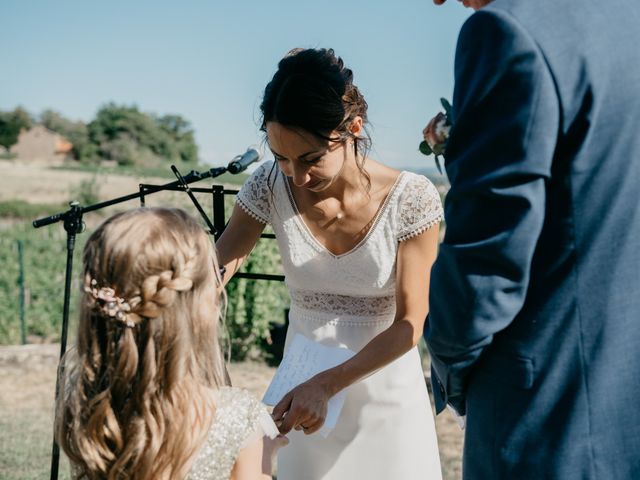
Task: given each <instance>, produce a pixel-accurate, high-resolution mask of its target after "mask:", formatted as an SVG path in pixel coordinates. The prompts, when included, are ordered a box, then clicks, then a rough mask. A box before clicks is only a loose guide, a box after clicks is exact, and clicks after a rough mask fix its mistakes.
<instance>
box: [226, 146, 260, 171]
mask: <svg viewBox="0 0 640 480" xmlns="http://www.w3.org/2000/svg"><path fill="white" fill-rule="evenodd" d="M260 157H261V155H260V152H258V151H257V150H256V149H255V148H249V149H248V150H247V151H246V152H244V153H243V154H242V155H238V156H237V157H235V158H234V159H233V160H231V161H230V162H229V165H227V171H228V172H229V173H233V174H236V173H240V172H244V171H245V170H246V169H247V167H248V166H249V165H251V164H252V163H254V162H257V161H258V160H260Z"/></svg>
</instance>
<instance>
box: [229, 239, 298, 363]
mask: <svg viewBox="0 0 640 480" xmlns="http://www.w3.org/2000/svg"><path fill="white" fill-rule="evenodd" d="M241 271H243V272H249V273H272V274H279V273H282V267H281V265H280V254H279V253H278V247H277V245H276V243H275V241H274V240H270V239H263V240H260V241H259V242H258V245H256V248H255V249H254V250H253V252H252V253H251V255H249V257H248V258H247V259H246V260H245V264H244V266H243V268H242V270H241ZM227 295H228V298H229V305H228V308H227V316H226V327H227V328H226V330H227V334H228V341H229V343H230V347H231V358H232V359H233V360H235V361H241V360H245V359H247V358H251V357H253V358H255V357H259V358H262V359H265V358H266V357H267V356H268V354H267V353H266V351H265V350H264V349H261V347H263V346H264V344H265V343H266V344H268V343H269V342H270V340H271V338H270V334H269V329H270V327H271V326H272V325H273V324H282V323H283V322H284V310H285V308H287V307H288V306H289V295H288V292H287V289H286V287H285V285H284V283H281V282H276V281H267V280H248V279H238V278H234V279H232V280H231V281H230V282H229V283H228V284H227ZM267 359H268V358H267Z"/></svg>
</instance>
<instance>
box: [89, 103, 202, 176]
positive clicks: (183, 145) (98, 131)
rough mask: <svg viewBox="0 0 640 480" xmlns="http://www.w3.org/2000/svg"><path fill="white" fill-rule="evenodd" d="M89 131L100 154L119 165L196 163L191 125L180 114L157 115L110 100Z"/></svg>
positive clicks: (195, 149) (196, 151) (196, 156)
mask: <svg viewBox="0 0 640 480" xmlns="http://www.w3.org/2000/svg"><path fill="white" fill-rule="evenodd" d="M88 132H89V139H90V140H91V142H92V143H93V144H94V145H96V147H97V149H98V154H99V155H100V156H101V157H102V158H104V159H107V160H114V161H116V162H117V163H118V164H119V165H134V164H136V165H144V166H153V165H159V164H161V163H163V162H166V161H169V162H173V163H177V162H180V163H195V162H196V161H197V158H198V149H197V146H196V143H195V140H194V137H193V130H192V129H191V125H190V124H189V122H187V121H186V120H185V119H183V118H182V117H180V116H179V115H165V116H163V117H159V118H158V117H156V116H154V115H150V114H146V113H143V112H140V111H139V110H138V108H137V107H136V106H131V107H128V106H120V105H116V104H115V103H109V104H107V105H105V106H103V107H102V108H101V109H100V110H99V111H98V113H97V114H96V117H95V119H94V120H93V121H92V122H91V123H89V125H88Z"/></svg>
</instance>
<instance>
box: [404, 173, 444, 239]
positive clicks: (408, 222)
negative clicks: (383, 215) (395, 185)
mask: <svg viewBox="0 0 640 480" xmlns="http://www.w3.org/2000/svg"><path fill="white" fill-rule="evenodd" d="M443 218H444V212H443V210H442V201H441V200H440V194H439V193H438V190H437V189H436V187H435V186H434V185H433V183H431V182H430V181H429V180H428V179H427V178H426V177H423V176H415V177H414V178H412V179H411V180H410V181H409V182H408V183H407V186H406V188H405V189H404V191H403V192H402V195H401V197H400V207H399V213H398V219H399V225H398V234H397V238H398V242H404V241H406V240H409V239H410V238H413V237H416V236H418V235H420V234H421V233H424V232H425V231H427V230H428V229H430V228H431V227H433V226H434V225H437V224H439V223H440V222H441V221H442V219H443Z"/></svg>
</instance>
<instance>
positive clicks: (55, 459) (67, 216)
mask: <svg viewBox="0 0 640 480" xmlns="http://www.w3.org/2000/svg"><path fill="white" fill-rule="evenodd" d="M259 158H260V154H259V153H258V152H257V151H256V150H253V149H249V150H247V152H246V153H245V154H243V155H240V156H238V157H236V158H234V159H233V160H232V161H231V162H230V163H229V165H227V166H226V167H217V168H212V169H210V170H207V171H205V172H196V171H191V172H190V173H188V174H187V175H185V176H182V175H181V174H180V172H179V171H178V169H177V168H176V167H175V166H173V165H172V166H171V170H172V171H173V173H174V175H175V176H176V177H177V180H176V181H174V182H170V183H166V184H164V185H148V184H140V190H139V191H138V192H136V193H132V194H129V195H125V196H122V197H118V198H114V199H112V200H108V201H105V202H101V203H96V204H94V205H90V206H86V207H83V206H81V205H80V204H78V202H71V203H70V205H69V207H70V208H69V210H67V211H66V212H62V213H57V214H54V215H51V216H49V217H45V218H41V219H38V220H35V221H34V222H33V226H34V227H35V228H40V227H44V226H46V225H51V224H54V223H58V222H63V226H64V229H65V231H66V232H67V264H66V273H65V287H64V303H63V312H62V332H61V335H60V362H59V364H58V376H57V380H56V393H55V395H56V398H58V395H59V393H60V392H59V388H60V378H61V376H62V375H63V374H64V363H63V362H62V358H63V356H64V354H65V352H66V350H67V334H68V329H69V304H70V297H71V281H72V278H73V253H74V249H75V243H76V235H78V234H80V233H82V232H83V231H84V221H83V215H84V214H85V213H88V212H93V211H96V210H101V209H103V208H106V207H109V206H112V205H116V204H119V203H123V202H126V201H129V200H133V199H136V198H137V199H140V204H141V206H144V204H145V197H147V196H149V195H151V194H153V193H157V192H162V191H184V192H185V193H187V195H188V196H189V198H190V199H191V200H192V202H193V204H194V206H195V207H196V209H197V210H198V212H199V213H200V215H201V216H202V218H203V220H204V222H205V223H206V225H207V227H208V228H209V232H210V233H211V234H212V235H213V236H214V237H215V239H217V238H218V237H219V236H220V234H221V233H222V231H223V230H224V225H225V220H224V197H223V195H224V193H226V191H225V190H224V188H223V187H222V186H221V185H212V186H211V188H210V189H204V188H194V189H191V188H190V187H189V184H191V183H194V182H197V181H200V180H204V179H207V178H215V177H218V176H220V175H222V174H223V173H225V172H230V173H233V174H236V173H240V172H242V171H244V170H245V169H246V168H247V166H248V165H249V164H251V163H253V162H255V161H257V160H258V159H259ZM194 192H201V193H212V194H213V214H214V222H213V223H212V222H211V220H209V217H208V216H207V214H206V213H205V211H204V209H203V208H202V206H201V205H200V203H199V202H198V200H197V199H196V197H195V195H194ZM214 223H215V224H216V225H214ZM267 277H268V276H267ZM278 279H279V278H278ZM59 463H60V449H59V446H58V444H57V442H56V441H55V435H54V440H53V447H52V454H51V476H50V478H51V480H55V479H57V478H58V468H59Z"/></svg>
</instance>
